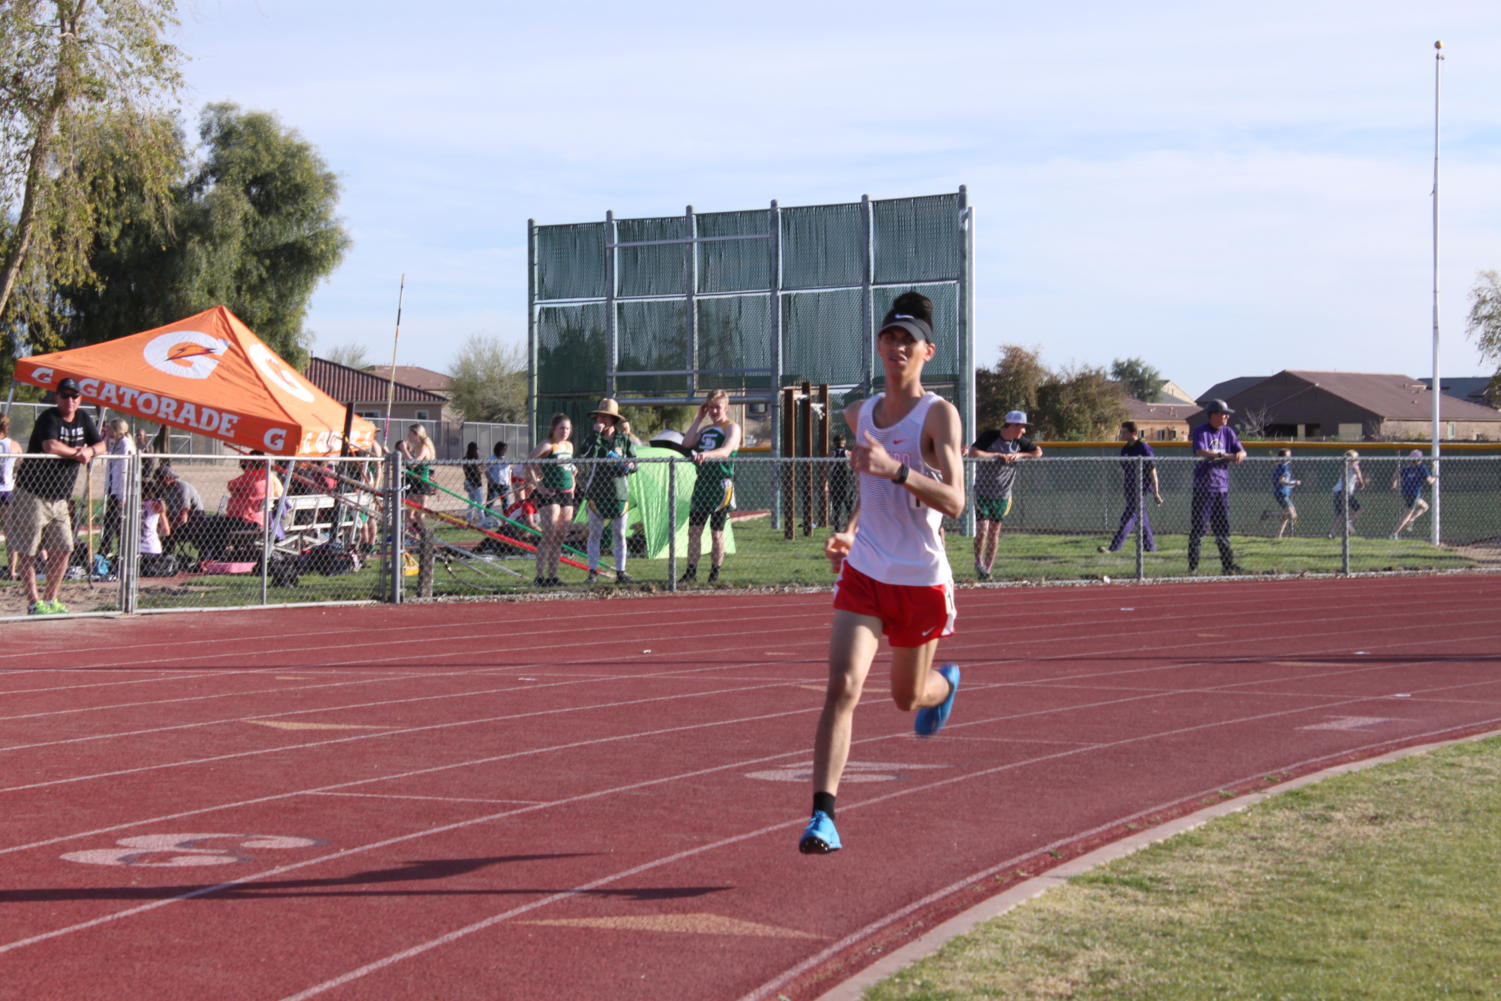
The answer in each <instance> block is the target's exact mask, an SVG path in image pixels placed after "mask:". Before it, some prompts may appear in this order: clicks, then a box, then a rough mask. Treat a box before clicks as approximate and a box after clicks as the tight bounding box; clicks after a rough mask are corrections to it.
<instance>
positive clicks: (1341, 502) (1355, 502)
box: [1334, 490, 1360, 518]
mask: <svg viewBox="0 0 1501 1001" xmlns="http://www.w3.org/2000/svg"><path fill="white" fill-rule="evenodd" d="M1359 510H1360V498H1359V497H1351V498H1350V513H1351V514H1354V513H1355V512H1357V511H1359ZM1344 514H1345V492H1344V491H1343V490H1341V491H1339V492H1338V493H1336V494H1335V495H1334V516H1335V517H1336V518H1342V517H1344Z"/></svg>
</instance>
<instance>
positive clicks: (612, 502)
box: [574, 397, 636, 584]
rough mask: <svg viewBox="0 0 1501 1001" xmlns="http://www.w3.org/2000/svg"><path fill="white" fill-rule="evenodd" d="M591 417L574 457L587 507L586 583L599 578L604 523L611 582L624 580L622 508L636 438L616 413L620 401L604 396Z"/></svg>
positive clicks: (633, 467) (633, 466)
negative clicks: (609, 532)
mask: <svg viewBox="0 0 1501 1001" xmlns="http://www.w3.org/2000/svg"><path fill="white" fill-rule="evenodd" d="M589 417H590V419H591V420H592V421H593V424H592V425H591V426H590V429H589V431H587V432H586V433H585V434H584V439H583V441H582V442H580V444H579V451H578V452H577V454H576V455H575V456H574V458H575V459H581V460H586V461H585V462H583V463H581V466H580V468H581V471H582V473H583V478H584V488H583V490H582V492H581V494H580V496H581V497H582V499H583V500H584V502H585V503H586V504H587V505H588V508H589V546H588V552H589V583H591V584H592V583H594V582H595V581H596V580H598V579H599V550H600V541H601V539H602V538H603V536H604V531H605V526H606V525H613V526H614V530H615V532H614V539H615V551H614V557H615V583H617V584H628V583H630V581H631V578H630V576H629V575H628V574H627V573H626V572H625V563H626V543H625V522H626V518H625V509H626V502H627V500H628V499H629V498H630V482H629V480H628V477H629V476H630V474H632V473H634V472H635V471H636V464H635V463H634V462H632V461H630V460H632V459H634V458H635V457H636V442H635V439H633V438H632V437H631V426H630V424H629V422H627V421H626V420H625V418H623V417H621V416H620V404H619V403H617V402H616V401H614V400H612V399H610V398H609V397H605V398H604V399H602V400H600V401H599V406H597V407H595V408H594V409H593V410H591V411H589Z"/></svg>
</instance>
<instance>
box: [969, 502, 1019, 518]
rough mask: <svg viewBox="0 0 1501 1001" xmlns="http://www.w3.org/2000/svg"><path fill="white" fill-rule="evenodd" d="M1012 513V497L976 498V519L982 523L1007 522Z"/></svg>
mask: <svg viewBox="0 0 1501 1001" xmlns="http://www.w3.org/2000/svg"><path fill="white" fill-rule="evenodd" d="M1010 513H1011V498H1010V497H976V498H975V517H976V518H978V519H980V520H981V521H1005V520H1006V515H1008V514H1010Z"/></svg>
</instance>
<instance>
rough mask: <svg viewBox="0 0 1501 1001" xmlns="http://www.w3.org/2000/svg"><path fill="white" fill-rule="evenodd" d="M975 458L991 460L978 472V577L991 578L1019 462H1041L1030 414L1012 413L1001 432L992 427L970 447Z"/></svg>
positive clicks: (978, 468) (976, 567)
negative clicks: (1029, 426)
mask: <svg viewBox="0 0 1501 1001" xmlns="http://www.w3.org/2000/svg"><path fill="white" fill-rule="evenodd" d="M967 454H968V455H969V457H970V458H972V459H988V460H990V461H988V462H982V463H980V464H979V465H978V467H977V468H976V469H975V518H976V519H977V521H978V524H977V525H976V526H975V576H976V577H977V578H979V579H980V580H989V579H990V570H991V568H992V567H993V566H994V565H995V551H996V547H997V545H998V543H999V541H1000V537H1001V522H1002V521H1004V520H1005V518H1006V516H1007V515H1008V514H1010V513H1011V491H1012V489H1013V488H1014V487H1015V485H1016V462H1017V460H1018V459H1040V458H1041V457H1042V449H1041V448H1040V447H1038V446H1037V445H1036V444H1034V443H1033V442H1032V440H1031V439H1030V438H1028V437H1027V415H1026V414H1024V413H1022V412H1021V411H1020V410H1013V411H1011V412H1010V413H1008V414H1007V415H1006V420H1005V423H1004V424H1002V426H1001V429H1000V430H999V431H997V430H995V429H994V428H990V429H989V430H986V431H984V432H982V433H981V434H980V436H979V437H978V438H976V439H975V441H974V443H973V444H971V445H970V446H969V451H968V453H967Z"/></svg>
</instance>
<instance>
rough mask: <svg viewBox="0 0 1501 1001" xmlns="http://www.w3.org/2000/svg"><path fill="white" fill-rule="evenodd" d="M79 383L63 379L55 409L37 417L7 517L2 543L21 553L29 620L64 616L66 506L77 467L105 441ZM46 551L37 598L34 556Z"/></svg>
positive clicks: (69, 519) (69, 541)
mask: <svg viewBox="0 0 1501 1001" xmlns="http://www.w3.org/2000/svg"><path fill="white" fill-rule="evenodd" d="M78 396H79V390H78V383H77V382H75V381H74V380H72V379H64V380H63V381H62V382H60V383H58V386H57V405H56V406H53V407H48V408H47V409H46V410H44V411H42V412H41V414H40V415H39V416H38V417H37V421H36V425H35V426H34V427H33V428H32V429H31V440H30V442H29V443H28V444H27V446H26V452H27V453H28V455H29V456H30V457H29V458H26V459H22V460H21V463H20V468H18V469H17V470H16V485H15V489H14V490H13V491H12V492H11V495H10V504H9V505H8V507H7V510H6V515H7V521H6V530H5V535H6V543H7V545H8V546H9V548H10V549H11V551H12V552H15V553H19V554H20V558H19V560H18V561H17V571H18V573H19V574H20V577H21V582H22V584H23V585H25V588H26V600H27V602H28V604H29V610H30V612H31V614H32V615H49V614H54V613H59V612H67V610H68V606H67V605H64V604H63V603H62V602H61V601H59V600H58V595H59V594H60V593H61V592H62V586H63V575H64V573H65V572H66V570H67V568H68V560H69V558H70V557H71V556H72V554H73V516H72V512H71V510H70V509H69V506H68V502H69V501H70V500H71V499H72V497H73V486H74V483H75V482H76V481H77V479H78V467H79V466H84V465H87V464H88V463H89V462H90V461H91V460H92V459H93V458H94V457H95V456H96V455H99V454H101V453H102V452H103V451H104V439H103V438H102V437H100V435H99V430H98V428H96V427H95V426H94V420H93V418H92V417H90V416H89V415H88V414H86V413H84V412H83V410H82V409H81V408H80V403H79V398H78ZM41 549H45V550H46V551H47V590H46V594H45V595H42V594H39V593H38V591H37V583H36V554H37V551H38V550H41Z"/></svg>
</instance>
